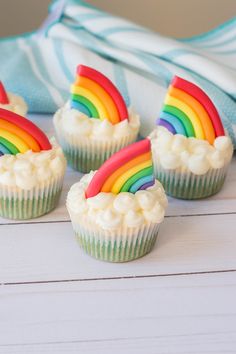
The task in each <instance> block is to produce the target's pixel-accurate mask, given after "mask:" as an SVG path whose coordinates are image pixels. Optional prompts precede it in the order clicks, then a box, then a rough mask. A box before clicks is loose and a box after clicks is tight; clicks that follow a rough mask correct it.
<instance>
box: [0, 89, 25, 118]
mask: <svg viewBox="0 0 236 354" xmlns="http://www.w3.org/2000/svg"><path fill="white" fill-rule="evenodd" d="M7 97H8V100H9V103H7V104H3V103H0V108H4V109H7V110H8V111H12V112H14V113H17V114H19V115H21V116H25V115H26V113H27V111H28V106H27V104H26V102H25V100H24V99H23V97H21V96H18V95H15V94H13V93H10V92H8V93H7Z"/></svg>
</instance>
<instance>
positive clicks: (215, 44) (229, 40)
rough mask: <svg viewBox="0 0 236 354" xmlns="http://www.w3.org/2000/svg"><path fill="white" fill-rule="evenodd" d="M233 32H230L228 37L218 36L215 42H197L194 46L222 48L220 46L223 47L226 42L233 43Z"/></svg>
mask: <svg viewBox="0 0 236 354" xmlns="http://www.w3.org/2000/svg"><path fill="white" fill-rule="evenodd" d="M235 36H236V35H235V33H234V34H232V36H231V37H229V38H228V39H224V38H219V41H217V42H215V43H199V44H198V46H196V48H199V46H200V48H201V49H203V50H205V49H211V48H218V47H220V48H222V46H223V47H224V46H225V45H228V44H233V42H235V43H236V41H235Z"/></svg>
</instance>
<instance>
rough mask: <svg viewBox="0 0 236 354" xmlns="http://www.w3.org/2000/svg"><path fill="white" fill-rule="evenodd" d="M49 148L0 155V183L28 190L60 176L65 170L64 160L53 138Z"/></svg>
mask: <svg viewBox="0 0 236 354" xmlns="http://www.w3.org/2000/svg"><path fill="white" fill-rule="evenodd" d="M50 143H51V145H52V148H51V149H50V150H45V151H40V152H33V151H32V150H28V151H27V152H25V153H18V154H16V155H7V154H6V155H3V156H1V157H0V185H3V186H8V187H16V188H20V189H25V190H30V189H32V188H34V187H35V186H39V185H40V184H41V183H45V182H46V183H50V181H51V180H52V179H55V178H60V177H61V176H62V174H63V173H64V171H65V167H66V160H65V158H64V155H63V152H62V150H61V148H60V147H59V145H58V144H57V143H56V141H55V139H54V138H52V139H51V140H50Z"/></svg>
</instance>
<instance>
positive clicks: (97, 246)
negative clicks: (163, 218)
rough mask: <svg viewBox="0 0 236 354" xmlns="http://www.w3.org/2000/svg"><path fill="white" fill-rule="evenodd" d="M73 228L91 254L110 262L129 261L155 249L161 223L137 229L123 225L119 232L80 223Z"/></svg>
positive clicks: (77, 237)
mask: <svg viewBox="0 0 236 354" xmlns="http://www.w3.org/2000/svg"><path fill="white" fill-rule="evenodd" d="M73 228H74V231H75V235H76V239H77V241H78V243H79V245H80V247H81V248H82V249H83V250H84V251H85V252H86V253H87V254H89V255H90V256H92V257H94V258H96V259H99V260H103V261H108V262H128V261H132V260H134V259H137V258H140V257H143V256H144V255H146V254H148V253H149V252H150V251H151V250H152V249H153V247H154V245H155V242H156V239H157V234H158V229H159V224H149V225H146V226H145V225H143V226H142V227H140V228H136V229H132V228H127V227H123V228H122V229H121V230H120V231H119V232H118V231H117V232H115V231H113V232H112V231H110V232H109V231H107V230H99V231H94V230H91V229H88V228H85V227H82V226H81V225H79V224H73Z"/></svg>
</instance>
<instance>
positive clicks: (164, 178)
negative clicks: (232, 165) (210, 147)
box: [154, 163, 228, 199]
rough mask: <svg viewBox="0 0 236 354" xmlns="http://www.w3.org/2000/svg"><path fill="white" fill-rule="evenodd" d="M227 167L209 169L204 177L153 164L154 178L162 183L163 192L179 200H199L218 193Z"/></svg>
mask: <svg viewBox="0 0 236 354" xmlns="http://www.w3.org/2000/svg"><path fill="white" fill-rule="evenodd" d="M227 170H228V165H226V166H224V167H222V168H218V169H210V170H209V171H208V172H207V173H205V174H204V175H195V174H193V173H192V172H190V171H189V172H188V171H185V172H179V171H176V170H167V169H163V168H162V167H161V166H160V165H159V164H156V163H154V171H155V177H156V178H157V179H158V180H159V181H160V182H161V183H162V185H163V187H164V189H165V192H166V193H167V194H168V195H170V196H172V197H175V198H179V199H200V198H206V197H209V196H211V195H213V194H215V193H217V192H219V191H220V189H221V188H222V186H223V184H224V181H225V177H226V174H227Z"/></svg>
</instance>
